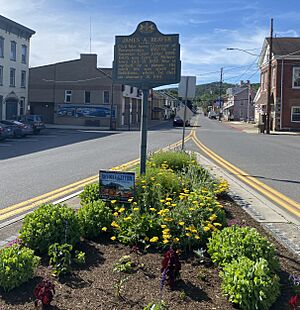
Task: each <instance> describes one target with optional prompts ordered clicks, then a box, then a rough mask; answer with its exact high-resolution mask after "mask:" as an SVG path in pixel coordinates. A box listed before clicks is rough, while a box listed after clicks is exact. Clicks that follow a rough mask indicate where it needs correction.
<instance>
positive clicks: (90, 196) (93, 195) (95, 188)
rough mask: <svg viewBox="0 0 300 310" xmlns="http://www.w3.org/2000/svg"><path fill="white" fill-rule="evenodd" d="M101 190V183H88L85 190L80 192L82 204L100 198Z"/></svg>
mask: <svg viewBox="0 0 300 310" xmlns="http://www.w3.org/2000/svg"><path fill="white" fill-rule="evenodd" d="M99 191H100V187H99V183H94V184H89V185H86V186H85V187H84V189H83V191H82V192H81V193H80V194H79V198H80V204H81V205H82V206H83V205H85V204H86V203H91V202H94V201H97V200H99V199H100V197H99Z"/></svg>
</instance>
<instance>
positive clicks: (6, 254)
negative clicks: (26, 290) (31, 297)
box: [0, 244, 40, 291]
mask: <svg viewBox="0 0 300 310" xmlns="http://www.w3.org/2000/svg"><path fill="white" fill-rule="evenodd" d="M39 262H40V258H39V257H37V256H35V255H34V251H33V250H31V249H28V248H26V247H22V248H21V247H19V245H17V244H14V245H12V246H10V247H7V248H3V249H1V250H0V287H2V288H3V289H4V290H6V291H9V290H12V289H13V288H15V287H17V286H20V285H21V284H23V283H24V282H26V281H28V280H29V279H31V278H32V277H33V275H34V271H35V269H36V267H37V266H38V265H39Z"/></svg>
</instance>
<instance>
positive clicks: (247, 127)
mask: <svg viewBox="0 0 300 310" xmlns="http://www.w3.org/2000/svg"><path fill="white" fill-rule="evenodd" d="M223 124H225V125H226V126H229V127H231V128H234V129H236V130H239V131H242V132H246V133H251V134H262V133H261V132H260V129H259V128H258V125H257V124H252V123H247V122H238V121H231V122H228V121H223ZM270 134H271V135H283V136H284V135H288V136H289V135H293V136H297V135H298V136H300V132H294V131H271V132H270Z"/></svg>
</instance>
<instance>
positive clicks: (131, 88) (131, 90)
mask: <svg viewBox="0 0 300 310" xmlns="http://www.w3.org/2000/svg"><path fill="white" fill-rule="evenodd" d="M130 93H131V94H132V93H133V87H132V86H130Z"/></svg>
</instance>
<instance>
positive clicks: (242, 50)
mask: <svg viewBox="0 0 300 310" xmlns="http://www.w3.org/2000/svg"><path fill="white" fill-rule="evenodd" d="M227 51H240V52H244V53H246V54H249V55H251V56H260V55H258V54H254V53H251V52H249V51H247V50H244V49H242V48H237V47H227Z"/></svg>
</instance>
